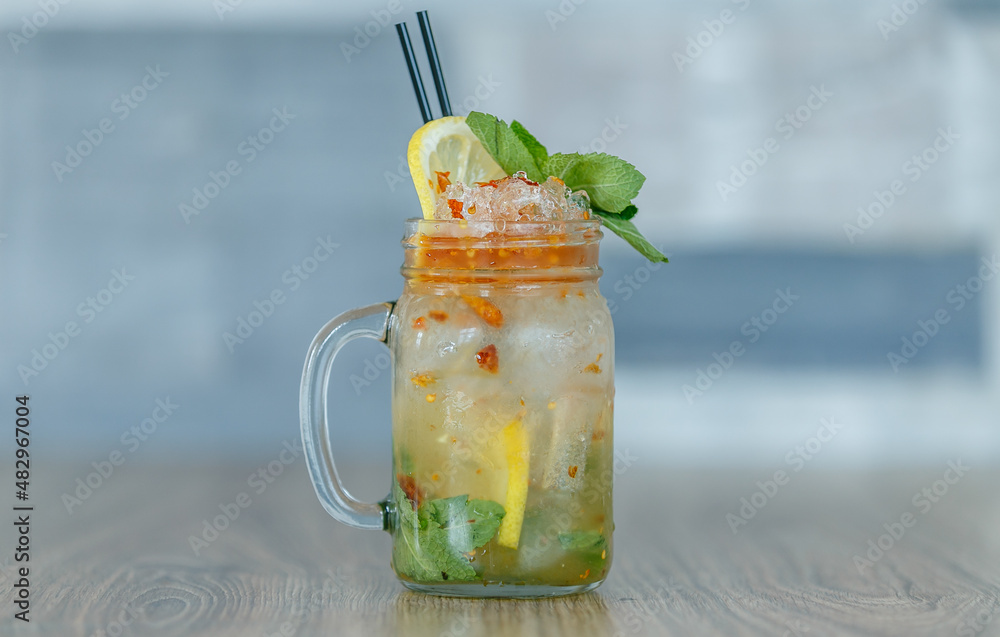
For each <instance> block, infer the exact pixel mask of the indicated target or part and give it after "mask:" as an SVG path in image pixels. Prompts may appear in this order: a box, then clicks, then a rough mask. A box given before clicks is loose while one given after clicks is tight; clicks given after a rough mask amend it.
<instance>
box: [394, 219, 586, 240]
mask: <svg viewBox="0 0 1000 637" xmlns="http://www.w3.org/2000/svg"><path fill="white" fill-rule="evenodd" d="M404 224H405V230H404V234H403V246H404V247H417V245H418V244H416V243H412V242H411V240H412V239H413V238H414V237H426V238H428V239H438V238H441V239H449V240H458V241H463V242H471V243H479V242H488V243H490V244H497V243H506V242H517V244H518V245H524V242H537V243H538V244H540V245H541V244H544V245H551V244H552V243H553V237H558V238H559V239H560V241H559V243H561V244H563V245H566V244H574V245H577V244H580V243H596V242H598V241H600V239H601V238H602V237H603V236H604V233H603V232H602V231H601V227H602V225H603V224H602V223H601V219H600V217H591V218H590V219H569V220H548V219H547V220H541V221H508V220H506V219H496V220H492V219H491V220H483V221H478V220H470V219H424V218H420V217H413V218H410V219H407V220H406V221H405V222H404Z"/></svg>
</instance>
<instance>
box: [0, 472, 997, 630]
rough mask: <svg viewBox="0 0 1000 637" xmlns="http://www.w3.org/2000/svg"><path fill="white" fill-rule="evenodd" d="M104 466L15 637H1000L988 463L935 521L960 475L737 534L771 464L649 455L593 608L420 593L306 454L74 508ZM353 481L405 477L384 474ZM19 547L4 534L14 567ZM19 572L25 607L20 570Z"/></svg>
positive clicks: (628, 475)
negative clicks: (214, 533)
mask: <svg viewBox="0 0 1000 637" xmlns="http://www.w3.org/2000/svg"><path fill="white" fill-rule="evenodd" d="M87 465H88V463H86V462H83V463H80V462H76V463H74V462H67V463H65V465H64V466H63V467H62V468H60V469H56V468H55V467H52V469H53V470H52V471H47V472H45V477H46V481H45V482H44V483H40V484H38V486H37V488H36V489H35V494H34V495H33V500H34V501H35V503H36V506H37V510H36V511H35V513H34V517H33V518H32V520H33V529H32V542H33V555H32V584H33V595H32V603H33V606H32V611H31V616H32V622H31V623H30V624H24V623H23V622H15V621H14V620H12V619H11V616H12V611H11V610H10V606H9V603H7V604H5V606H6V607H7V608H6V610H5V611H4V615H3V618H2V620H0V634H3V635H12V636H16V635H59V636H67V637H68V636H73V635H77V636H81V637H82V636H88V637H89V636H91V635H105V634H108V635H119V634H121V635H253V636H255V637H256V636H258V635H267V636H271V635H284V636H285V637H288V636H289V635H297V636H311V635H324V636H329V635H338V636H339V635H365V636H366V637H377V636H379V635H415V636H418V637H420V636H434V637H438V636H442V635H444V636H459V635H462V636H470V637H471V636H476V635H489V637H498V636H502V635H517V636H522V635H523V636H534V635H538V636H542V635H545V636H548V635H573V636H574V637H586V636H589V635H600V636H607V635H729V636H733V635H789V636H791V635H799V636H807V637H817V636H822V635H956V634H962V633H961V632H959V631H960V629H964V628H968V629H970V630H973V631H974V632H973V633H972V634H975V635H983V636H984V637H989V636H990V635H1000V495H998V492H997V489H996V486H997V485H998V484H1000V483H998V479H1000V473H998V472H996V471H990V470H974V471H971V472H970V473H969V474H968V475H967V476H966V477H964V478H962V479H961V480H960V481H959V482H958V483H957V484H955V485H953V486H951V487H950V489H949V492H948V493H947V494H946V495H945V496H943V497H941V498H940V501H939V502H937V503H935V504H934V505H933V508H932V509H931V510H930V511H928V512H927V513H926V514H924V513H921V512H920V511H919V510H918V509H917V508H916V507H915V506H914V505H913V503H912V502H911V500H912V497H913V495H914V494H915V493H917V492H918V491H919V490H920V489H922V488H923V487H925V486H929V485H930V484H932V483H933V482H934V480H936V479H938V478H940V477H941V474H942V473H943V471H944V468H945V467H943V466H942V467H935V468H927V469H924V470H919V471H906V472H892V473H866V472H851V473H823V472H820V471H810V470H809V469H806V470H805V471H803V472H802V473H801V474H795V475H793V479H792V481H791V482H790V483H789V484H787V485H784V486H782V487H781V488H780V490H779V492H778V493H777V494H776V495H775V496H774V497H773V498H772V499H771V500H770V501H769V502H768V503H767V505H766V506H765V507H763V508H762V509H760V510H759V511H758V512H757V513H756V515H755V516H754V517H753V518H752V519H751V520H749V522H748V523H747V525H746V526H743V527H740V528H739V530H738V532H737V533H735V534H734V533H733V531H732V530H731V528H730V526H729V524H728V523H727V522H726V514H727V513H735V514H737V515H738V514H739V513H738V511H739V507H740V498H741V497H749V496H750V494H752V493H753V492H754V491H755V490H756V489H757V487H756V486H755V483H756V481H758V480H765V479H767V477H768V472H767V471H749V472H736V471H730V472H725V471H708V470H705V471H671V470H667V469H656V468H653V467H649V466H645V465H640V464H638V463H637V464H636V466H634V467H632V468H630V469H628V470H626V471H625V472H623V473H622V474H621V475H620V476H619V477H618V482H617V485H616V514H615V517H616V527H617V528H616V533H615V545H616V555H615V564H614V566H613V568H612V574H611V577H610V579H609V581H608V582H607V583H606V584H605V585H604V586H603V587H601V588H600V589H599V590H598V591H597V592H595V593H589V594H586V595H581V596H577V597H571V598H562V599H556V600H539V601H519V600H507V601H500V600H459V599H446V598H437V597H431V596H424V595H420V594H416V593H410V592H407V591H405V590H404V589H403V588H402V587H401V586H399V585H398V583H397V582H396V581H395V578H394V575H393V573H392V571H391V570H390V568H389V564H388V561H389V537H388V535H386V534H384V533H378V532H363V531H357V530H354V529H349V528H346V527H343V526H341V525H339V524H337V523H336V522H334V521H333V520H332V519H331V518H329V517H328V516H327V515H326V513H325V512H324V511H323V510H322V509H321V508H320V506H319V504H318V502H317V501H316V499H315V495H314V494H313V492H312V488H311V486H310V485H309V483H308V479H307V477H306V474H305V470H304V467H303V466H301V461H298V462H297V463H296V464H293V465H292V466H290V467H289V468H288V469H287V470H285V472H284V473H283V474H282V475H280V476H278V477H277V478H276V479H275V480H274V482H273V483H272V484H269V485H268V487H267V489H266V490H265V491H264V492H263V493H260V494H257V493H255V492H254V489H252V488H250V487H249V486H248V484H247V478H248V477H249V475H250V474H251V473H252V472H253V471H254V470H255V469H256V468H257V467H256V466H254V465H251V464H247V465H243V466H187V467H164V466H142V465H136V466H125V467H122V468H120V469H118V470H117V472H116V473H115V474H114V475H113V476H112V477H111V478H109V479H108V480H107V481H106V483H105V484H104V485H102V486H101V487H100V488H99V489H98V490H97V491H95V493H94V494H93V495H92V496H91V497H90V498H89V499H87V500H86V501H85V502H84V503H83V504H82V505H81V506H80V507H78V508H76V509H75V510H74V511H73V513H72V514H71V515H70V514H68V513H67V511H66V508H65V507H64V506H63V504H62V503H61V502H60V496H61V494H62V493H64V492H70V490H71V489H72V488H73V487H74V483H75V480H76V478H77V477H83V476H85V475H86V473H87V472H88V470H89V469H88V468H87ZM352 473H353V474H354V476H355V477H354V479H355V480H356V481H357V480H370V481H373V482H374V483H375V484H381V483H387V482H388V478H386V477H385V475H384V468H383V467H379V466H372V465H363V466H360V467H359V468H358V469H357V470H355V471H353V472H352ZM240 492H246V493H247V494H248V495H249V496H250V497H251V499H252V503H251V504H250V506H249V507H247V508H246V509H243V510H241V512H240V516H239V518H238V519H237V520H236V521H234V522H233V523H232V524H231V526H230V527H229V528H228V529H226V530H225V531H223V532H222V533H220V534H219V537H218V539H217V540H215V541H214V542H212V543H211V544H210V545H209V546H208V548H205V549H203V550H201V551H200V554H199V555H195V553H194V551H193V550H192V549H191V547H190V546H189V541H188V538H189V536H191V535H193V534H200V532H201V530H202V526H203V524H202V520H204V519H207V518H211V517H214V516H215V515H218V514H219V513H220V509H219V505H220V504H225V503H228V502H233V501H234V499H235V496H236V495H237V494H238V493H240ZM907 511H910V512H913V513H914V514H915V518H916V522H915V524H914V526H913V527H912V528H908V529H906V532H905V535H904V536H903V537H902V538H901V539H899V540H896V541H895V546H893V547H892V548H891V549H890V550H888V551H886V553H885V555H884V556H883V557H882V558H881V559H879V560H878V561H877V562H876V563H875V564H874V566H873V567H872V568H870V569H865V571H864V573H859V571H858V569H857V567H856V566H855V564H854V562H853V556H854V555H863V554H864V552H865V551H866V550H867V548H868V546H867V542H868V540H869V539H873V540H876V539H877V538H878V536H879V535H880V534H882V533H885V530H884V529H883V524H887V523H888V524H891V523H892V522H893V521H895V520H898V519H899V518H900V515H901V514H903V513H904V512H907ZM3 527H6V528H8V529H9V528H10V524H9V523H3ZM13 537H14V536H13V534H12V533H10V531H8V530H5V531H4V532H3V534H2V537H0V543H2V544H0V550H3V554H4V555H9V554H11V552H12V551H11V550H9V549H12V548H13V547H12V545H11V543H12V540H13ZM3 574H4V575H5V577H3V578H2V580H0V597H2V598H3V599H5V600H9V599H10V596H11V594H12V587H13V580H12V579H11V576H12V575H13V572H12V571H11V568H10V566H9V565H8V566H7V567H5V568H4V570H3ZM977 617H978V620H977ZM987 618H988V619H989V621H986V619H987ZM994 618H995V621H994ZM977 621H978V623H970V622H977ZM125 622H128V625H123V624H124V623H125ZM963 622H965V624H963ZM282 631H283V632H282ZM966 634H969V633H966Z"/></svg>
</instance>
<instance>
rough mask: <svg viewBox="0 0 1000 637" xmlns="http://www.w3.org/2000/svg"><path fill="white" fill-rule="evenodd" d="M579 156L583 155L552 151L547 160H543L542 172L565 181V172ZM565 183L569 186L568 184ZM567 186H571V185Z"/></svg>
mask: <svg viewBox="0 0 1000 637" xmlns="http://www.w3.org/2000/svg"><path fill="white" fill-rule="evenodd" d="M581 157H583V155H581V154H580V153H554V154H552V155H549V159H548V161H546V162H545V166H544V168H545V170H544V172H546V173H548V174H549V175H552V176H553V177H558V178H559V179H562V180H563V181H566V173H567V172H568V171H569V169H570V168H572V167H573V165H574V164H576V162H577V161H579V160H580V158H581ZM566 185H567V186H569V184H566ZM569 187H570V188H572V186H569ZM587 194H590V193H587Z"/></svg>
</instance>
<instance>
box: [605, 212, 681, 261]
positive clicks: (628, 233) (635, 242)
mask: <svg viewBox="0 0 1000 637" xmlns="http://www.w3.org/2000/svg"><path fill="white" fill-rule="evenodd" d="M594 214H595V215H597V216H598V217H600V218H601V221H602V222H604V227H606V228H608V229H609V230H611V231H612V232H614V233H615V234H616V235H618V236H619V237H621V238H622V239H625V241H627V242H628V244H629V245H631V246H632V247H633V248H635V249H636V250H638V251H639V253H640V254H642V256H644V257H646V258H647V259H649V260H650V261H652V262H654V263H656V262H657V261H662V262H663V263H667V262H668V261H667V257H666V255H664V254H663V253H662V252H660V251H659V250H657V249H656V247H655V246H653V244H652V243H650V242H649V241H648V240H647V239H646V237H644V236H642V234H641V233H640V232H639V229H638V228H636V227H635V224H634V223H632V222H631V221H630V220H629V219H623V218H622V217H621V215H618V214H614V213H610V212H606V211H604V210H597V209H595V210H594ZM634 214H635V213H633V215H634Z"/></svg>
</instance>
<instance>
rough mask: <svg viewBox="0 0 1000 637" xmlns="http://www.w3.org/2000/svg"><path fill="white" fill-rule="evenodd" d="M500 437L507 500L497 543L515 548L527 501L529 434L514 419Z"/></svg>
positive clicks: (518, 421)
mask: <svg viewBox="0 0 1000 637" xmlns="http://www.w3.org/2000/svg"><path fill="white" fill-rule="evenodd" d="M501 435H502V437H503V446H504V451H505V452H506V454H507V497H506V499H505V502H504V505H503V506H504V511H505V513H504V516H503V521H502V522H501V523H500V531H499V536H498V538H497V541H498V542H499V543H500V546H506V547H507V548H511V549H516V548H517V544H518V542H519V541H520V540H521V524H522V523H523V522H524V506H525V504H526V503H527V502H528V434H527V432H526V431H525V430H524V425H523V424H521V421H520V420H515V421H513V422H511V423H510V424H509V425H507V426H506V427H504V428H503V431H502V432H501Z"/></svg>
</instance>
